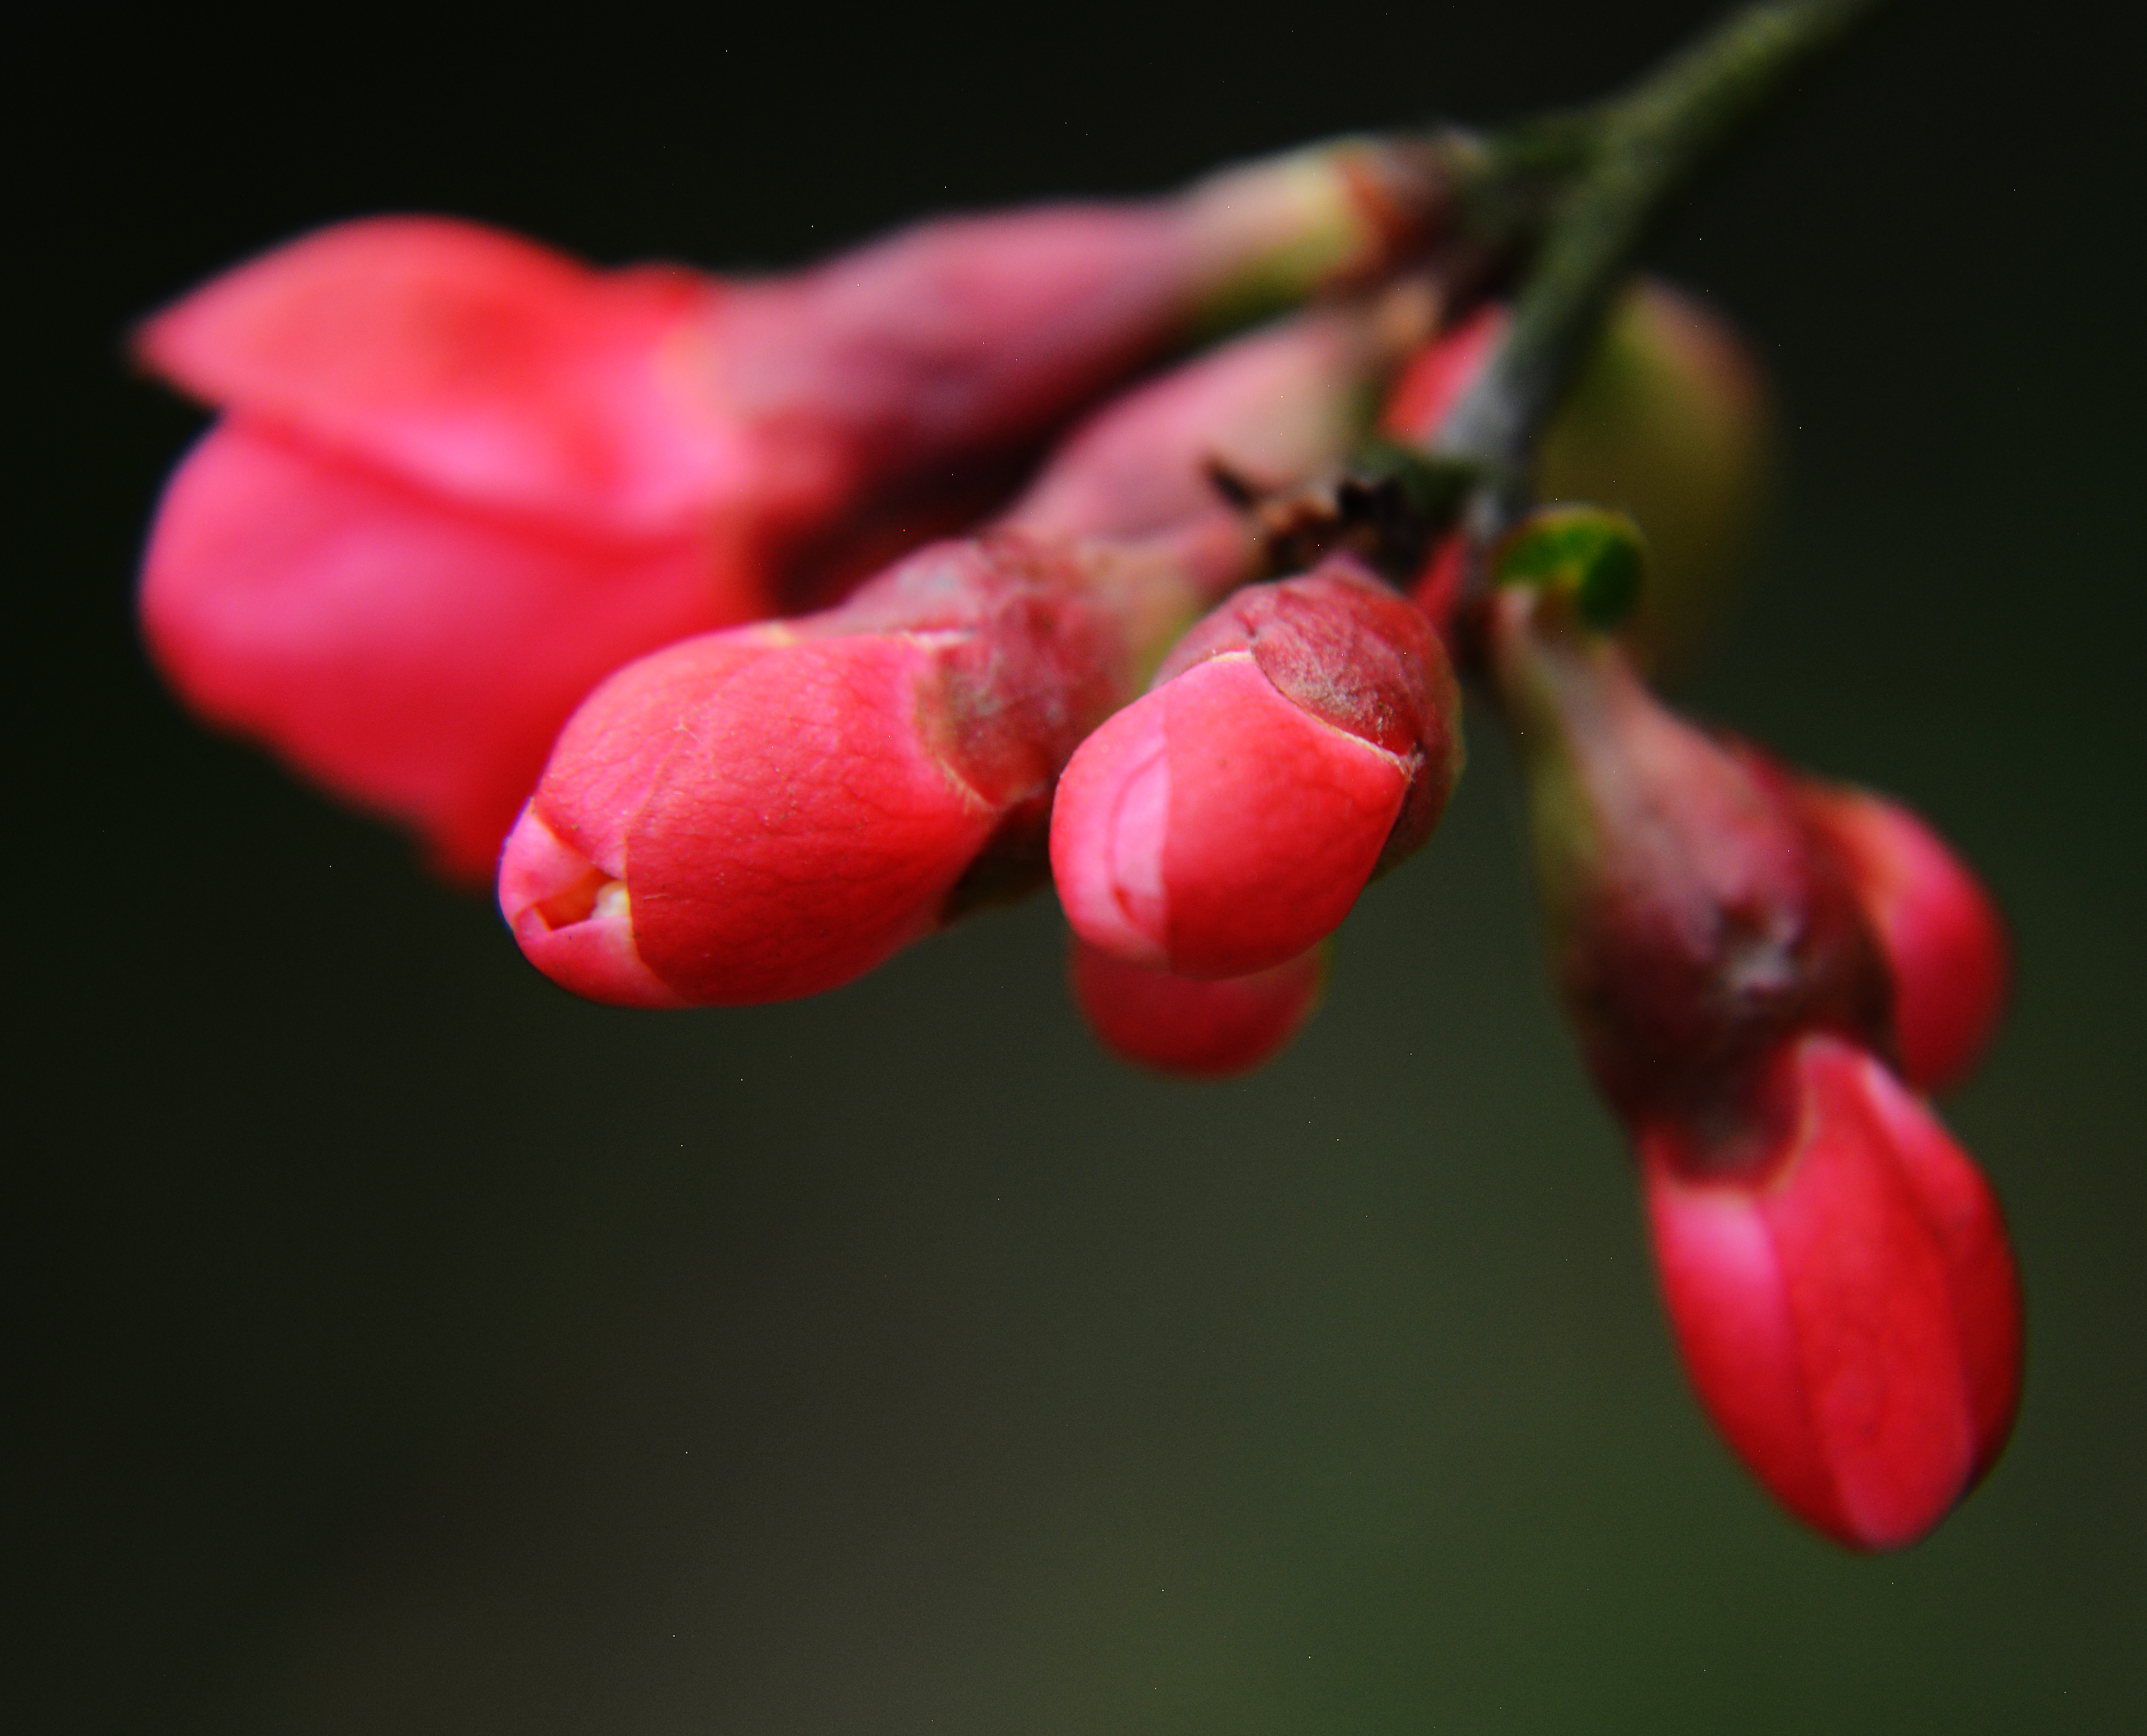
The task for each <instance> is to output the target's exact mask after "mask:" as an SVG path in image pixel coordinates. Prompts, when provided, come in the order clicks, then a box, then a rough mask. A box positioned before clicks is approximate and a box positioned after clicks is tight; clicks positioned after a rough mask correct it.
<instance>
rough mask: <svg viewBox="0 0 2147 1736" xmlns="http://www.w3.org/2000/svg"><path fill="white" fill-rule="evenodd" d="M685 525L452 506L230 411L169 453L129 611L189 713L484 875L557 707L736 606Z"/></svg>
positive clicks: (540, 757) (558, 720)
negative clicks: (606, 534) (593, 526)
mask: <svg viewBox="0 0 2147 1736" xmlns="http://www.w3.org/2000/svg"><path fill="white" fill-rule="evenodd" d="M737 607H738V606H737V604H736V603H734V602H733V601H731V600H730V599H728V598H726V596H725V593H724V587H723V584H722V583H720V580H719V578H718V572H717V570H716V569H715V568H713V566H712V563H711V557H710V555H709V553H708V550H707V548H705V547H704V546H703V543H702V542H701V541H700V540H699V539H698V538H672V539H667V540H663V541H657V542H648V543H613V542H608V541H599V540H589V539H583V538H568V537H565V536H561V535H557V534H550V535H548V534H545V533H542V532H540V531H538V530H536V529H534V528H532V527H529V526H528V525H526V524H524V525H517V524H513V523H507V522H504V521H500V520H497V519H492V518H486V517H483V516H482V515H479V514H477V513H470V512H466V511H461V510H458V509H457V508H454V507H453V506H451V505H449V504H448V503H444V502H442V501H440V500H438V499H436V498H428V497H427V496H425V495H423V494H421V493H416V492H413V490H411V489H410V488H408V487H406V486H404V485H403V484H402V483H398V482H396V481H394V480H393V479H392V478H386V477H383V476H381V475H378V474H377V473H368V472H366V471H364V470H361V469H358V468H353V467H351V466H349V465H347V464H344V463H339V462H338V461H336V460H334V459H332V458H328V457H327V456H325V455H324V454H323V453H320V452H318V451H317V450H313V449H310V448H306V447H304V446H302V445H298V444H294V443H291V442H289V441H288V440H287V439H285V438H283V437H281V436H280V435H278V434H276V433H272V432H270V431H268V430H265V429H263V428H260V427H258V426H254V425H252V424H249V423H245V422H243V421H239V422H227V423H223V424H220V425H219V426H218V427H217V428H213V429H212V430H211V431H210V433H209V434H208V437H207V438H205V439H203V441H202V443H200V444H199V445H198V446H197V447H196V448H194V450H193V453H191V454H190V455H189V456H188V458H187V460H186V461H185V463H183V464H182V465H181V467H180V468H179V469H178V472H177V473H176V474H175V475H174V476H173V479H172V482H171V483H170V485H169V487H168V490H167V492H166V493H165V496H164V500H163V505H162V507H161V508H160V510H159V512H158V518H157V523H156V526H155V528H154V530H153V533H152V537H151V541H150V545H149V550H148V558H147V561H146V563H145V568H144V573H143V590H142V613H143V625H144V628H145V630H146V632H147V633H148V638H149V642H150V644H151V646H152V648H153V650H154V651H155V653H156V655H157V658H158V662H159V663H161V664H162V666H163V668H164V669H165V671H166V673H168V676H169V677H170V678H171V680H172V682H173V684H174V685H175V686H176V687H177V688H178V689H179V691H180V692H181V693H183V695H184V696H185V698H187V700H188V703H190V704H192V705H193V706H194V707H195V708H198V710H200V711H201V712H203V713H205V714H206V715H207V716H208V717H209V718H213V720H215V721H216V722H218V723H222V724H224V725H225V726H227V727H228V728H233V729H236V730H238V731H239V732H241V733H244V734H247V735H250V736H253V737H254V738H257V739H258V740H260V741H262V742H263V743H266V744H267V745H268V746H269V747H271V748H273V749H274V750H275V751H276V752H277V753H278V754H279V755H281V756H282V757H283V758H285V759H287V760H288V761H289V762H290V763H292V764H293V765H294V766H296V767H297V768H298V769H299V770H300V771H302V772H303V773H306V774H307V775H308V776H309V777H312V778H314V779H316V780H317V781H318V782H319V783H323V784H324V785H326V786H327V787H328V788H330V789H331V790H333V791H335V792H336V793H338V794H339V795H342V796H343V797H345V798H348V799H349V800H352V801H354V802H357V803H360V804H362V805H363V806H366V807H368V808H375V809H378V810H379V811H381V812H383V813H388V814H389V815H392V816H393V817H394V818H398V819H400V820H402V821H403V822H405V823H408V824H409V825H410V826H412V827H413V828H415V829H416V830H418V832H420V833H422V834H423V835H424V836H425V838H427V840H428V843H430V845H431V847H432V848H433V853H434V854H435V855H436V857H438V859H439V861H440V862H441V863H442V864H443V866H444V867H446V868H448V869H449V870H450V871H452V872H454V873H459V874H464V875H488V874H489V873H490V872H491V868H492V865H493V861H494V859H495V858H496V856H497V853H498V848H499V843H500V839H501V838H502V837H503V835H504V833H506V831H507V829H508V827H509V826H510V825H511V824H512V823H513V818H514V815H515V812H516V810H517V809H518V808H519V807H520V806H521V804H522V803H523V800H524V799H525V798H527V797H528V793H529V792H530V790H531V788H533V786H534V785H535V783H536V781H537V776H538V772H539V771H540V770H541V769H542V768H543V763H544V755H545V753H546V751H547V750H548V748H549V747H550V746H551V743H552V738H553V736H554V735H555V734H556V733H558V728H559V726H560V725H561V724H562V723H563V722H564V721H565V720H566V718H567V716H568V713H570V712H571V711H572V710H573V707H574V705H575V704H576V703H577V702H578V700H579V699H580V698H582V696H583V694H584V693H586V692H588V689H589V688H591V687H592V686H593V685H594V684H595V683H597V682H598V680H600V679H601V678H603V676H604V675H606V674H608V673H609V672H610V671H611V670H613V668H617V667H618V665H619V664H620V663H624V662H626V661H627V660H628V659H629V658H633V657H634V656H636V655H638V653H642V652H643V651H646V650H648V649H649V648H652V647H653V646H656V645H660V644H662V643H665V642H667V641H668V640H670V639H673V638H678V637H680V636H682V635H683V634H686V633H694V632H698V631H702V630H704V629H706V628H709V627H713V626H717V625H720V624H722V623H723V622H724V621H725V620H727V619H733V618H736V611H737Z"/></svg>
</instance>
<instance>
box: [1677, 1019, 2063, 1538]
mask: <svg viewBox="0 0 2147 1736" xmlns="http://www.w3.org/2000/svg"><path fill="white" fill-rule="evenodd" d="M1768 1092H1769V1096H1770V1098H1773V1099H1774V1100H1775V1101H1774V1109H1773V1113H1771V1114H1770V1115H1769V1121H1770V1123H1771V1124H1772V1125H1773V1126H1774V1128H1775V1129H1776V1132H1775V1133H1774V1137H1773V1138H1772V1140H1771V1141H1770V1143H1769V1148H1767V1149H1766V1150H1765V1151H1764V1153H1761V1154H1760V1155H1759V1157H1758V1158H1757V1159H1756V1160H1753V1159H1750V1158H1744V1159H1740V1160H1739V1162H1737V1163H1735V1164H1734V1166H1733V1167H1731V1168H1727V1169H1717V1168H1710V1167H1709V1161H1708V1158H1709V1153H1708V1152H1707V1151H1706V1149H1705V1148H1704V1146H1701V1145H1695V1144H1694V1143H1693V1142H1692V1141H1691V1140H1690V1139H1689V1137H1688V1136H1687V1134H1686V1133H1685V1131H1684V1130H1683V1129H1681V1128H1674V1127H1668V1126H1663V1125H1657V1126H1652V1127H1650V1126H1645V1125H1644V1126H1643V1128H1642V1129H1641V1131H1640V1134H1639V1148H1640V1157H1641V1164H1642V1168H1643V1171H1644V1176H1645V1179H1646V1186H1647V1198H1648V1214H1649V1224H1650V1227H1651V1228H1652V1230H1653V1233H1654V1245H1655V1255H1656V1260H1657V1263H1658V1266H1659V1272H1660V1275H1661V1279H1662V1286H1663V1293H1664V1298H1665V1300H1666V1301H1667V1303H1668V1305H1669V1313H1670V1317H1671V1319H1672V1322H1673V1323H1674V1325H1675V1328H1676V1330H1677V1336H1678V1342H1679V1347H1680V1348H1681V1349H1682V1351H1683V1353H1684V1361H1685V1365H1686V1367H1687V1368H1688V1369H1689V1372H1690V1373H1691V1376H1692V1379H1693V1383H1694V1386H1696V1387H1697V1388H1699V1394H1700V1397H1701V1399H1702V1401H1703V1402H1704V1403H1705V1405H1706V1407H1707V1409H1708V1411H1709V1414H1710V1415H1711V1416H1712V1417H1713V1418H1714V1421H1715V1423H1716V1425H1717V1426H1718V1427H1719V1428H1720V1429H1721V1430H1722V1432H1723V1433H1724V1436H1725V1437H1727V1438H1728V1439H1729V1443H1730V1445H1731V1446H1732V1447H1734V1448H1735V1449H1736V1451H1737V1453H1738V1454H1739V1457H1741V1458H1743V1459H1744V1462H1745V1463H1746V1464H1748V1465H1749V1467H1750V1468H1752V1470H1753V1471H1754V1473H1755V1474H1757V1475H1758V1477H1759V1479H1760V1480H1761V1481H1762V1482H1763V1483H1765V1484H1766V1485H1767V1487H1768V1488H1769V1489H1770V1490H1772V1491H1773V1492H1774V1495H1775V1496H1776V1497H1777V1498H1779V1500H1780V1501H1781V1502H1782V1503H1783V1504H1784V1506H1786V1507H1788V1508H1789V1510H1790V1511H1791V1512H1793V1513H1795V1514H1796V1515H1797V1516H1798V1517H1799V1518H1802V1519H1804V1521H1805V1522H1806V1523H1809V1524H1811V1525H1814V1526H1815V1527H1817V1528H1819V1529H1820V1530H1822V1531H1824V1532H1825V1533H1827V1534H1828V1535H1829V1536H1830V1537H1833V1538H1837V1539H1838V1540H1839V1541H1840V1542H1842V1543H1847V1544H1849V1545H1850V1546H1851V1547H1852V1548H1864V1549H1887V1548H1899V1547H1900V1546H1902V1545H1904V1544H1905V1543H1913V1542H1914V1541H1915V1540H1916V1539H1917V1538H1919V1537H1921V1536H1923V1535H1924V1533H1926V1532H1927V1531H1929V1529H1930V1528H1932V1527H1933V1526H1934V1525H1935V1524H1936V1523H1938V1522H1939V1519H1941V1518H1944V1515H1945V1514H1946V1513H1947V1512H1948V1511H1949V1509H1950V1508H1952V1507H1953V1506H1954V1503H1956V1502H1957V1501H1959V1499H1960V1498H1961V1497H1962V1496H1963V1495H1964V1494H1965V1493H1967V1491H1968V1490H1969V1488H1971V1487H1973V1486H1974V1483H1975V1482H1976V1481H1977V1479H1978V1478H1980V1477H1981V1476H1982V1475H1983V1474H1984V1472H1985V1471H1987V1470H1988V1469H1989V1468H1990V1465H1991V1464H1992V1463H1993V1462H1994V1460H1995V1459H1996V1458H1997V1456H1998V1453H1999V1449H2000V1448H2003V1446H2004V1443H2005V1438H2006V1435H2007V1433H2008V1431H2009V1429H2010V1428H2011V1426H2012V1420H2013V1413H2014V1405H2015V1403H2016V1402H2017V1399H2018V1397H2019V1368H2020V1337H2021V1334H2020V1298H2019V1283H2018V1280H2017V1279H2016V1278H2015V1276H2014V1266H2013V1259H2012V1254H2011V1253H2010V1251H2009V1248H2008V1247H2007V1245H2006V1238H2005V1231H2004V1223H2003V1221H2002V1219H2001V1218H2000V1216H1999V1209H1998V1204H1997V1202H1996V1200H1995V1199H1994V1197H1993V1196H1992V1194H1991V1192H1990V1189H1989V1185H1988V1184H1987V1183H1985V1182H1984V1179H1983V1178H1982V1176H1981V1175H1980V1174H1979V1173H1978V1172H1977V1170H1976V1168H1975V1167H1974V1164H1973V1163H1970V1162H1969V1159H1968V1158H1967V1157H1966V1156H1964V1154H1963V1153H1962V1152H1961V1150H1960V1148H1959V1147H1958V1146H1956V1145H1955V1144H1954V1143H1953V1141H1952V1139H1951V1138H1949V1137H1948V1135H1947V1133H1946V1132H1945V1129H1944V1128H1942V1127H1941V1126H1939V1123H1938V1122H1937V1121H1936V1120H1935V1119H1934V1118H1933V1117H1932V1116H1931V1114H1930V1113H1929V1110H1928V1109H1926V1108H1924V1105H1923V1104H1922V1103H1920V1102H1919V1101H1918V1100H1917V1099H1916V1098H1914V1096H1912V1095H1911V1094H1910V1093H1909V1092H1908V1091H1907V1090H1906V1089H1905V1088H1904V1087H1903V1086H1902V1085H1901V1084H1900V1083H1899V1082H1898V1081H1897V1080H1896V1079H1895V1078H1894V1077H1893V1075H1892V1074H1891V1073H1889V1072H1888V1071H1887V1070H1886V1068H1884V1067H1883V1066H1882V1065H1881V1064H1880V1063H1879V1062H1878V1061H1876V1060H1875V1059H1874V1058H1872V1057H1871V1056H1869V1054H1866V1053H1861V1052H1859V1050H1857V1049H1856V1048H1853V1047H1851V1046H1849V1044H1846V1043H1842V1042H1841V1041H1839V1039H1837V1038H1832V1037H1829V1036H1824V1035H1819V1034H1814V1035H1809V1036H1806V1037H1804V1038H1799V1040H1797V1041H1796V1042H1794V1043H1792V1044H1790V1045H1789V1046H1787V1047H1786V1048H1784V1049H1783V1050H1782V1051H1781V1052H1780V1053H1779V1054H1778V1055H1777V1057H1776V1058H1775V1059H1774V1063H1773V1065H1772V1068H1771V1071H1770V1075H1769V1082H1768Z"/></svg>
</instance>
